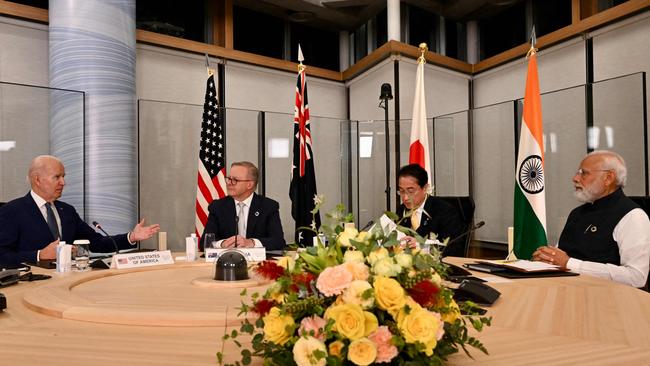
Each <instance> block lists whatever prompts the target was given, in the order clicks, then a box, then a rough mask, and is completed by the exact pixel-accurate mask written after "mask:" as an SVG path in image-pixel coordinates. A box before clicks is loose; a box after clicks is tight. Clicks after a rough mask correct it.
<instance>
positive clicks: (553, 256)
mask: <svg viewBox="0 0 650 366" xmlns="http://www.w3.org/2000/svg"><path fill="white" fill-rule="evenodd" d="M533 260H534V261H539V262H545V263H549V264H555V265H557V266H560V268H562V269H566V264H567V262H568V261H569V256H568V255H567V254H566V252H565V251H563V250H562V249H560V248H553V247H539V248H537V250H536V251H535V252H534V253H533Z"/></svg>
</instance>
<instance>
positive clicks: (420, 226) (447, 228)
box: [397, 164, 465, 257]
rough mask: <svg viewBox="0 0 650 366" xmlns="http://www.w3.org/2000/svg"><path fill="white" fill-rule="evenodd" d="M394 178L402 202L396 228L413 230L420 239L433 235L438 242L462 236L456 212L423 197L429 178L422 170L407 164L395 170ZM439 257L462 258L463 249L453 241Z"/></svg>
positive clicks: (459, 220) (438, 202) (448, 205)
mask: <svg viewBox="0 0 650 366" xmlns="http://www.w3.org/2000/svg"><path fill="white" fill-rule="evenodd" d="M397 177H398V192H399V195H400V197H401V198H402V204H401V205H399V207H398V208H397V215H398V216H399V217H401V218H402V221H401V222H400V225H402V226H406V227H410V228H412V229H414V230H415V231H416V232H417V233H418V235H420V236H422V237H424V238H429V236H430V234H435V235H436V237H437V239H438V240H439V241H440V242H444V240H445V239H447V238H449V239H450V240H454V239H455V238H457V237H458V236H459V235H462V233H463V227H464V224H463V223H462V221H461V219H460V217H459V216H458V212H457V210H456V209H455V208H454V207H453V206H452V205H450V204H449V203H447V202H445V201H443V200H441V199H439V198H436V197H434V196H429V195H428V194H427V189H428V188H429V183H428V181H429V175H428V174H427V171H426V170H424V168H422V167H421V166H420V165H418V164H409V165H406V166H403V167H402V168H401V169H400V170H399V172H398V173H397ZM411 239H412V238H410V237H408V238H407V240H411ZM442 255H443V256H456V257H463V256H465V245H464V243H462V242H461V241H459V240H456V241H454V242H452V243H450V245H448V246H447V247H445V249H444V250H443V252H442Z"/></svg>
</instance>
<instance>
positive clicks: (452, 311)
mask: <svg viewBox="0 0 650 366" xmlns="http://www.w3.org/2000/svg"><path fill="white" fill-rule="evenodd" d="M447 309H448V310H449V311H447V312H444V313H443V312H441V313H440V315H441V316H442V321H444V322H445V323H450V324H451V323H453V322H455V321H456V319H458V318H460V308H459V307H458V304H456V301H454V300H453V299H452V300H451V303H449V305H448V306H447Z"/></svg>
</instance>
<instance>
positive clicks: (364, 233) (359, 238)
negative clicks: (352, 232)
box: [354, 231, 370, 244]
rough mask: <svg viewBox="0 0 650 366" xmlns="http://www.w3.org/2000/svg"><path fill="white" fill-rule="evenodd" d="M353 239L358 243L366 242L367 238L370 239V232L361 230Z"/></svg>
mask: <svg viewBox="0 0 650 366" xmlns="http://www.w3.org/2000/svg"><path fill="white" fill-rule="evenodd" d="M354 240H355V241H358V242H359V243H364V244H368V240H370V233H369V232H367V231H362V232H360V233H359V235H357V237H356V238H355V239H354Z"/></svg>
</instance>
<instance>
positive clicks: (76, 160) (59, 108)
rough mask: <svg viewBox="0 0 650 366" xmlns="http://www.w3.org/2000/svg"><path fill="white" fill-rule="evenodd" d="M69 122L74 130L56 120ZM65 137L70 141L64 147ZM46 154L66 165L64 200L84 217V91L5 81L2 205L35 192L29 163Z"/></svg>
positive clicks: (0, 86)
mask: <svg viewBox="0 0 650 366" xmlns="http://www.w3.org/2000/svg"><path fill="white" fill-rule="evenodd" d="M63 118H65V119H66V121H69V123H70V126H71V128H66V130H65V131H62V129H61V128H59V125H58V124H57V122H56V121H60V120H62V119H63ZM63 133H65V135H66V139H65V142H64V143H60V141H61V139H58V137H59V136H61V134H63ZM56 141H59V143H55V142H56ZM45 154H50V155H55V156H57V157H59V158H60V159H61V160H62V161H63V164H64V165H65V167H66V176H65V180H66V188H65V189H64V191H63V196H62V197H61V199H62V200H63V201H66V202H68V203H70V204H72V205H73V206H75V208H76V209H77V211H78V212H79V215H81V217H84V213H85V209H84V203H85V201H84V189H85V186H84V170H85V169H84V167H85V164H84V156H85V154H84V93H83V92H79V91H73V90H62V89H53V88H45V87H39V86H33V85H23V84H14V83H4V82H0V182H2V184H0V202H7V201H10V200H12V199H14V198H17V197H21V196H24V195H25V194H27V192H29V189H30V186H29V182H28V181H27V178H26V177H27V170H28V169H29V164H30V163H31V160H32V159H33V158H34V157H36V156H38V155H45Z"/></svg>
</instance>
